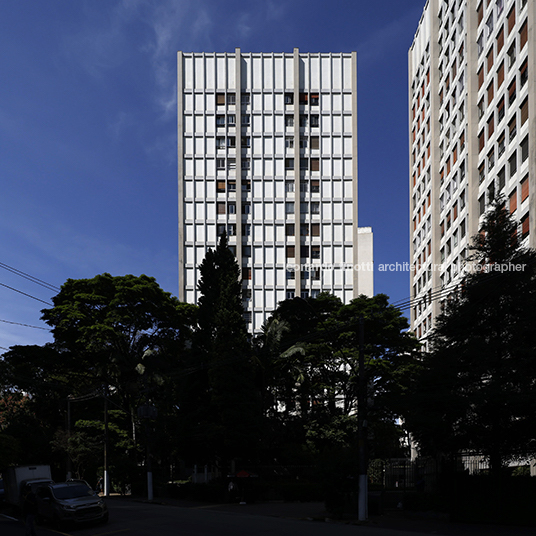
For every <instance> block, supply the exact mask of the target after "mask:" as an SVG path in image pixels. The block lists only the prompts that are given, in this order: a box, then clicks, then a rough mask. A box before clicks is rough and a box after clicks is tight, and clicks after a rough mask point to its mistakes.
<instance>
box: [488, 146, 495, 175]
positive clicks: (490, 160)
mask: <svg viewBox="0 0 536 536" xmlns="http://www.w3.org/2000/svg"><path fill="white" fill-rule="evenodd" d="M494 165H495V149H492V150H491V151H490V152H489V153H488V171H489V170H491V169H492V168H493V166H494Z"/></svg>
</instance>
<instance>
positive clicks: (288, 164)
mask: <svg viewBox="0 0 536 536" xmlns="http://www.w3.org/2000/svg"><path fill="white" fill-rule="evenodd" d="M285 169H286V170H293V169H294V158H285Z"/></svg>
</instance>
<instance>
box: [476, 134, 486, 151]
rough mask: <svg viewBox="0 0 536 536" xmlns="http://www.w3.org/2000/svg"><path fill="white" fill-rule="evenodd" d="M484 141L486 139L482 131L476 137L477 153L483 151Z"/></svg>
mask: <svg viewBox="0 0 536 536" xmlns="http://www.w3.org/2000/svg"><path fill="white" fill-rule="evenodd" d="M485 141H486V137H485V135H484V131H483V130H482V131H481V132H480V134H479V135H478V151H479V152H480V151H481V150H482V149H484V143H485Z"/></svg>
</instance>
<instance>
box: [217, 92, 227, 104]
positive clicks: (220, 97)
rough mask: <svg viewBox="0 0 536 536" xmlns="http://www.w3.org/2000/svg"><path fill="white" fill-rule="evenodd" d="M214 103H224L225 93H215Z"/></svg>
mask: <svg viewBox="0 0 536 536" xmlns="http://www.w3.org/2000/svg"><path fill="white" fill-rule="evenodd" d="M216 104H217V105H218V106H220V105H222V104H225V93H216Z"/></svg>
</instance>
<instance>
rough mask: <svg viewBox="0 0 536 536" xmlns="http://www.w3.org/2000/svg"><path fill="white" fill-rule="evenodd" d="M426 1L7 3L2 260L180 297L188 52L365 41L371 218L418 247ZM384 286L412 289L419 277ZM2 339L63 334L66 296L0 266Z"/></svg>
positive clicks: (380, 257)
mask: <svg viewBox="0 0 536 536" xmlns="http://www.w3.org/2000/svg"><path fill="white" fill-rule="evenodd" d="M424 5H425V0H376V1H375V2H370V1H369V0H332V1H331V2H326V1H320V0H307V1H304V0H291V1H289V0H249V1H247V2H246V1H238V0H225V1H223V0H195V1H192V0H158V1H157V0H122V1H120V0H107V1H106V2H105V1H102V0H87V1H85V0H76V1H73V0H47V1H40V2H36V1H35V0H2V2H1V3H0V50H1V51H2V54H1V55H0V95H1V99H0V185H1V191H0V237H1V241H0V244H1V249H0V252H1V254H0V263H3V264H5V265H8V266H11V267H14V268H16V269H18V270H21V271H23V272H25V273H27V274H29V275H31V276H33V277H36V278H38V279H41V280H43V281H46V282H48V283H50V284H52V285H54V286H56V287H59V286H61V285H62V284H63V283H64V282H65V280H66V279H67V278H74V279H77V278H90V277H93V276H95V275H97V274H100V273H103V272H109V273H111V274H112V275H123V274H127V273H132V274H135V275H139V274H142V273H145V274H147V275H150V276H153V277H155V278H156V280H157V281H158V283H159V284H160V286H161V287H162V288H164V289H165V290H166V291H168V292H171V293H172V294H174V295H177V293H178V280H177V277H178V276H177V152H176V137H177V133H176V124H177V123H176V52H177V51H178V50H184V51H200V52H201V51H205V52H212V51H218V52H223V51H228V52H233V51H234V49H235V47H237V46H238V47H240V48H241V49H242V50H243V51H245V52H249V51H253V52H292V50H293V48H294V47H298V48H299V49H300V50H301V51H302V52H350V51H353V50H356V51H357V52H358V91H359V225H360V226H371V227H372V228H373V231H374V234H375V236H374V241H375V242H374V249H375V262H376V264H377V265H378V264H380V263H394V262H405V261H408V258H409V223H408V211H409V206H408V198H409V194H408V183H409V180H408V149H407V147H408V127H407V123H408V112H407V51H408V48H409V46H410V45H411V42H412V39H413V35H414V33H415V30H416V28H417V24H418V22H419V19H420V15H421V12H422V9H423V7H424ZM375 276H376V279H375V290H376V292H384V293H386V294H388V295H389V296H391V299H392V301H398V300H403V299H404V298H406V297H408V296H409V294H410V290H409V273H408V272H385V273H381V272H377V273H376V274H375ZM0 284H1V285H7V286H9V287H12V288H14V289H17V290H19V291H21V292H24V293H26V294H29V295H31V296H33V297H35V298H38V299H39V300H42V301H37V300H36V299H33V298H31V297H28V296H26V295H23V294H20V293H18V292H15V291H14V290H11V289H8V288H6V287H5V286H0V347H2V348H8V347H10V346H12V345H15V344H43V343H45V342H47V341H50V340H51V336H50V333H49V332H48V331H46V330H43V329H36V328H30V327H26V326H21V325H19V324H28V325H31V326H36V327H45V324H44V323H43V322H41V320H40V316H41V313H40V311H41V309H42V308H43V307H46V305H45V304H44V303H43V301H44V302H50V300H51V298H52V297H53V296H54V295H55V294H56V291H54V290H50V289H47V288H44V287H42V286H39V285H36V284H35V283H33V282H31V281H28V280H26V279H23V278H21V277H19V276H17V275H15V274H13V273H12V272H9V271H7V270H5V269H0Z"/></svg>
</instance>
